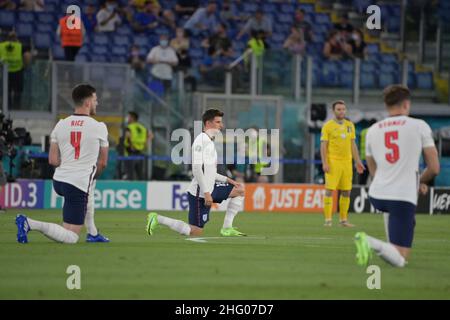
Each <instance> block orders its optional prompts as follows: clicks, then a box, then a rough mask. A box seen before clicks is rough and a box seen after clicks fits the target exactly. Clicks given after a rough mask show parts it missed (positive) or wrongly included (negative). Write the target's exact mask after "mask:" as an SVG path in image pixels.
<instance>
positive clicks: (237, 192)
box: [230, 187, 245, 198]
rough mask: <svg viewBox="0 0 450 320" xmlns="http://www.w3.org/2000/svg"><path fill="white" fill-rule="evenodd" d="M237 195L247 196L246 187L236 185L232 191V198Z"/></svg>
mask: <svg viewBox="0 0 450 320" xmlns="http://www.w3.org/2000/svg"><path fill="white" fill-rule="evenodd" d="M235 197H245V188H244V187H241V188H236V187H234V188H233V190H232V191H231V193H230V198H235Z"/></svg>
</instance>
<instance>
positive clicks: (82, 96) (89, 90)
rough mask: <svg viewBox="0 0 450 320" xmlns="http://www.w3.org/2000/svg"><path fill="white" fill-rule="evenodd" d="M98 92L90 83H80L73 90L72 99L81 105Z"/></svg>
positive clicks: (77, 104)
mask: <svg viewBox="0 0 450 320" xmlns="http://www.w3.org/2000/svg"><path fill="white" fill-rule="evenodd" d="M95 92H96V90H95V88H94V87H93V86H91V85H89V84H79V85H77V86H76V87H75V88H74V89H73V90H72V100H73V103H75V105H76V106H81V105H83V103H84V100H86V99H87V98H91V97H92V95H93V94H94V93H95Z"/></svg>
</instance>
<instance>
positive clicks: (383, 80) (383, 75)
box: [378, 71, 399, 88]
mask: <svg viewBox="0 0 450 320" xmlns="http://www.w3.org/2000/svg"><path fill="white" fill-rule="evenodd" d="M395 83H399V77H398V73H397V72H385V71H381V72H380V75H379V77H378V84H379V87H380V88H385V87H387V86H389V85H391V84H395Z"/></svg>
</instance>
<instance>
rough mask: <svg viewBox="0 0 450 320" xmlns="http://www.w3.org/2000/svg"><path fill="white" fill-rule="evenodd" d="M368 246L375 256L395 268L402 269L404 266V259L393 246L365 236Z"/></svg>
mask: <svg viewBox="0 0 450 320" xmlns="http://www.w3.org/2000/svg"><path fill="white" fill-rule="evenodd" d="M367 241H368V242H369V246H370V247H371V248H372V249H373V250H375V252H376V253H377V255H378V256H379V257H380V258H382V259H383V260H385V261H387V262H388V263H390V264H392V265H393V266H395V267H400V268H402V267H404V266H405V264H406V261H405V258H403V256H402V255H401V254H400V252H399V251H398V250H397V248H396V247H394V245H392V244H391V243H387V242H384V241H381V240H378V239H375V238H373V237H371V236H367Z"/></svg>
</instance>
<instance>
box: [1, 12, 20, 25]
mask: <svg viewBox="0 0 450 320" xmlns="http://www.w3.org/2000/svg"><path fill="white" fill-rule="evenodd" d="M15 24H16V14H15V12H14V11H0V27H1V28H12V27H14V25H15Z"/></svg>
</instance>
